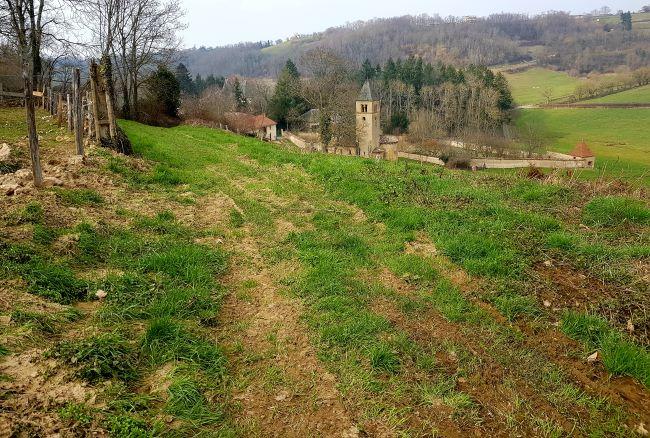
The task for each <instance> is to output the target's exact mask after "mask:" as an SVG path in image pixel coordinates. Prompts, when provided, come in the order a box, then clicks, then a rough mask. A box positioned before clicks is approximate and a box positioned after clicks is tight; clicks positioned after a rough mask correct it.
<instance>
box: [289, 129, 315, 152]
mask: <svg viewBox="0 0 650 438" xmlns="http://www.w3.org/2000/svg"><path fill="white" fill-rule="evenodd" d="M282 138H286V139H287V140H289V141H290V142H291V143H293V144H295V145H296V146H298V147H299V148H300V149H303V150H305V151H313V150H321V149H322V147H321V148H320V149H319V146H320V143H310V142H308V141H306V140H303V139H302V138H300V137H298V136H297V135H294V134H292V133H290V132H289V131H282Z"/></svg>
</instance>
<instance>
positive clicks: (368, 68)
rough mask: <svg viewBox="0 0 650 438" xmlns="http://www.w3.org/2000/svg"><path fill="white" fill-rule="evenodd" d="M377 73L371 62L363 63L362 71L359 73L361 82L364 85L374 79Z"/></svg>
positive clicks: (367, 60)
mask: <svg viewBox="0 0 650 438" xmlns="http://www.w3.org/2000/svg"><path fill="white" fill-rule="evenodd" d="M376 73H377V71H376V70H375V68H374V67H373V66H372V64H371V63H370V60H369V59H366V60H365V61H363V64H361V71H360V72H359V82H360V83H363V82H365V81H368V80H371V79H374V77H375V74H376Z"/></svg>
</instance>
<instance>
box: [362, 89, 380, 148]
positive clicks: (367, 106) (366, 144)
mask: <svg viewBox="0 0 650 438" xmlns="http://www.w3.org/2000/svg"><path fill="white" fill-rule="evenodd" d="M356 112H357V144H358V145H359V155H361V156H362V157H368V156H370V154H371V153H372V151H374V150H375V149H377V148H379V136H380V135H381V127H380V125H379V101H378V100H375V99H374V98H373V96H372V91H371V90H370V82H368V81H366V83H365V84H363V87H362V88H361V92H360V93H359V97H358V98H357V104H356Z"/></svg>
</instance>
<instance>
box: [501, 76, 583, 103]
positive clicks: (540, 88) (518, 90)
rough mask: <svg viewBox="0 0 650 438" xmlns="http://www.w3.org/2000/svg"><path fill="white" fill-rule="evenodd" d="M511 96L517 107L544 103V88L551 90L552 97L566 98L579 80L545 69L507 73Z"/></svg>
mask: <svg viewBox="0 0 650 438" xmlns="http://www.w3.org/2000/svg"><path fill="white" fill-rule="evenodd" d="M506 78H507V79H508V81H509V82H510V87H511V88H512V94H513V96H514V98H515V102H516V103H517V104H518V105H529V104H539V103H544V96H543V94H542V93H543V92H544V90H545V89H546V88H549V87H550V88H551V89H552V90H553V97H554V98H557V97H561V96H566V95H568V94H571V93H573V91H574V90H575V87H576V85H578V84H579V83H580V79H576V78H574V77H571V76H569V75H568V74H567V73H565V72H557V71H553V70H548V69H545V68H540V67H536V68H531V69H529V70H526V71H524V72H521V73H507V74H506Z"/></svg>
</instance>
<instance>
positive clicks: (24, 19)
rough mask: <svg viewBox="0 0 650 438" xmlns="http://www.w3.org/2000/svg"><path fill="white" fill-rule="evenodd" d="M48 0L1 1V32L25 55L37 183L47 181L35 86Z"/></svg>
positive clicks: (26, 94) (47, 21) (29, 126)
mask: <svg viewBox="0 0 650 438" xmlns="http://www.w3.org/2000/svg"><path fill="white" fill-rule="evenodd" d="M45 3H46V0H3V1H2V2H1V3H0V32H1V33H2V34H3V35H4V36H5V37H7V38H8V39H9V40H10V41H11V42H12V43H14V44H15V46H16V48H17V50H18V52H19V54H20V59H21V66H22V69H21V70H22V77H23V87H24V97H25V116H26V121H27V134H28V138H29V152H30V155H31V160H32V175H33V177H34V185H35V186H36V187H40V186H42V185H43V170H42V168H41V160H40V152H39V144H38V134H37V132H36V109H35V104H34V94H33V87H34V85H35V84H36V83H38V80H39V78H40V76H41V71H42V62H41V44H42V42H43V36H44V34H45V32H44V30H45V27H46V26H48V25H50V24H52V22H53V20H52V19H51V18H48V17H46V16H45V15H46V13H47V12H49V10H46V4H45Z"/></svg>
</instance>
